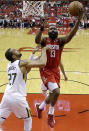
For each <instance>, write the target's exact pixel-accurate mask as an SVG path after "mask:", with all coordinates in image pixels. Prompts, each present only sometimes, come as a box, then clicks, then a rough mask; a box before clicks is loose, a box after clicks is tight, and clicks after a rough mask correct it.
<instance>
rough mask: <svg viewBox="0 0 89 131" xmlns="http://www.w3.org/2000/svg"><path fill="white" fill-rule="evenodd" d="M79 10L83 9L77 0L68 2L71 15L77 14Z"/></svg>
mask: <svg viewBox="0 0 89 131" xmlns="http://www.w3.org/2000/svg"><path fill="white" fill-rule="evenodd" d="M80 10H83V5H82V3H80V2H79V1H73V2H71V3H70V4H69V13H70V14H71V15H72V16H78V15H79V11H80Z"/></svg>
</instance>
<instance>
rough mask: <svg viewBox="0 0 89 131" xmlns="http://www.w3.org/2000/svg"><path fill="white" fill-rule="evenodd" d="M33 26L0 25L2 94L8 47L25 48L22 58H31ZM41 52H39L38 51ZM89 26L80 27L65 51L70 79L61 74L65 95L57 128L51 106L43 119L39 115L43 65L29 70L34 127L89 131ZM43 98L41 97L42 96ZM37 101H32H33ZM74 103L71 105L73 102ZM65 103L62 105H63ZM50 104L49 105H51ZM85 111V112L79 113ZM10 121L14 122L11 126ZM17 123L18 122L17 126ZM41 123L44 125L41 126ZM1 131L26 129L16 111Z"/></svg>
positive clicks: (48, 129)
mask: <svg viewBox="0 0 89 131" xmlns="http://www.w3.org/2000/svg"><path fill="white" fill-rule="evenodd" d="M28 32H29V29H0V76H1V77H0V93H1V94H0V96H1V97H2V94H3V92H4V90H5V88H6V84H7V83H8V79H7V74H6V68H7V63H8V61H7V60H6V59H5V57H4V53H5V51H6V50H7V49H8V48H16V49H22V54H23V56H22V59H26V58H29V56H30V54H31V51H32V49H33V48H34V47H35V46H36V44H35V35H28ZM38 54H39V53H37V55H38ZM88 59H89V30H79V31H78V32H77V34H76V36H75V37H74V38H73V39H72V40H71V42H70V43H68V44H67V45H66V46H65V48H64V50H63V54H62V63H63V65H64V68H65V72H66V75H67V77H68V81H67V82H65V81H64V77H63V75H62V74H61V82H60V85H61V89H60V92H61V96H60V97H59V101H58V103H57V105H56V110H55V120H56V125H55V128H54V129H51V128H49V127H48V126H47V118H46V114H47V110H45V111H44V112H43V119H42V120H38V119H37V117H36V116H35V115H36V113H35V109H34V101H35V102H36V101H37V102H41V101H42V100H43V96H42V94H41V88H40V85H41V79H40V75H39V69H37V68H33V69H32V70H31V72H30V73H29V74H28V82H27V87H26V90H27V93H28V97H27V99H28V101H29V105H30V107H31V110H32V114H33V128H32V131H35V130H36V129H38V131H45V130H47V131H51V130H52V131H58V130H61V131H65V130H69V131H84V130H85V131H89V127H88V121H89V112H88V110H89V108H88V107H89V104H88V99H89V61H88ZM38 98H39V99H38ZM30 100H32V102H33V103H31V101H30ZM69 105H70V106H69ZM61 106H62V107H61ZM47 108H48V107H47ZM79 112H82V113H79ZM9 125H10V126H9ZM15 125H17V126H15ZM39 125H40V126H39ZM0 131H23V121H22V120H18V119H16V118H15V116H14V115H13V114H12V115H11V116H10V117H9V118H8V119H7V121H6V122H5V123H4V124H3V125H2V126H1V129H0Z"/></svg>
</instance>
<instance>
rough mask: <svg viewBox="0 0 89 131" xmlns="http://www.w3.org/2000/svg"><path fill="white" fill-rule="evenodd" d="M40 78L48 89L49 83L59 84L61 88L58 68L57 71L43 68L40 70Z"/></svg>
mask: <svg viewBox="0 0 89 131" xmlns="http://www.w3.org/2000/svg"><path fill="white" fill-rule="evenodd" d="M40 76H41V79H42V81H43V83H44V85H45V86H46V87H47V83H48V82H53V83H57V85H58V86H59V88H60V85H59V83H60V70H59V69H58V68H56V69H47V68H43V69H41V70H40Z"/></svg>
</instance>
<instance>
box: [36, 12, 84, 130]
mask: <svg viewBox="0 0 89 131" xmlns="http://www.w3.org/2000/svg"><path fill="white" fill-rule="evenodd" d="M82 16H83V11H82V10H80V11H79V15H78V17H77V21H76V24H75V26H74V27H73V29H72V30H71V31H70V33H68V34H67V35H66V36H64V37H60V38H59V37H58V31H57V28H56V27H55V26H54V25H51V26H50V27H49V30H48V37H42V32H43V31H44V28H45V26H46V24H47V23H46V20H45V21H44V22H43V25H42V26H41V28H40V30H39V31H38V33H37V35H36V38H35V41H36V43H37V44H41V46H42V47H44V46H49V48H50V50H47V51H46V53H47V63H46V66H45V67H44V68H40V76H41V79H42V82H43V84H44V85H45V86H46V87H47V88H48V90H49V95H48V96H47V97H46V99H45V100H44V101H43V102H42V103H41V104H36V111H37V116H38V118H41V117H42V111H43V109H44V107H45V106H46V104H50V107H49V112H48V125H49V126H50V127H51V128H54V124H55V122H54V106H55V104H56V102H57V99H58V96H59V94H60V85H59V82H60V70H59V68H58V66H59V65H60V61H61V55H62V51H63V48H64V45H65V44H67V43H68V42H69V41H70V40H71V39H72V38H73V36H74V35H75V34H76V32H77V30H78V26H79V23H80V20H81V18H82Z"/></svg>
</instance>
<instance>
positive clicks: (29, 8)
mask: <svg viewBox="0 0 89 131" xmlns="http://www.w3.org/2000/svg"><path fill="white" fill-rule="evenodd" d="M44 3H45V2H44V1H23V11H22V17H23V18H26V17H28V16H41V17H43V16H44V9H43V5H44Z"/></svg>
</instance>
